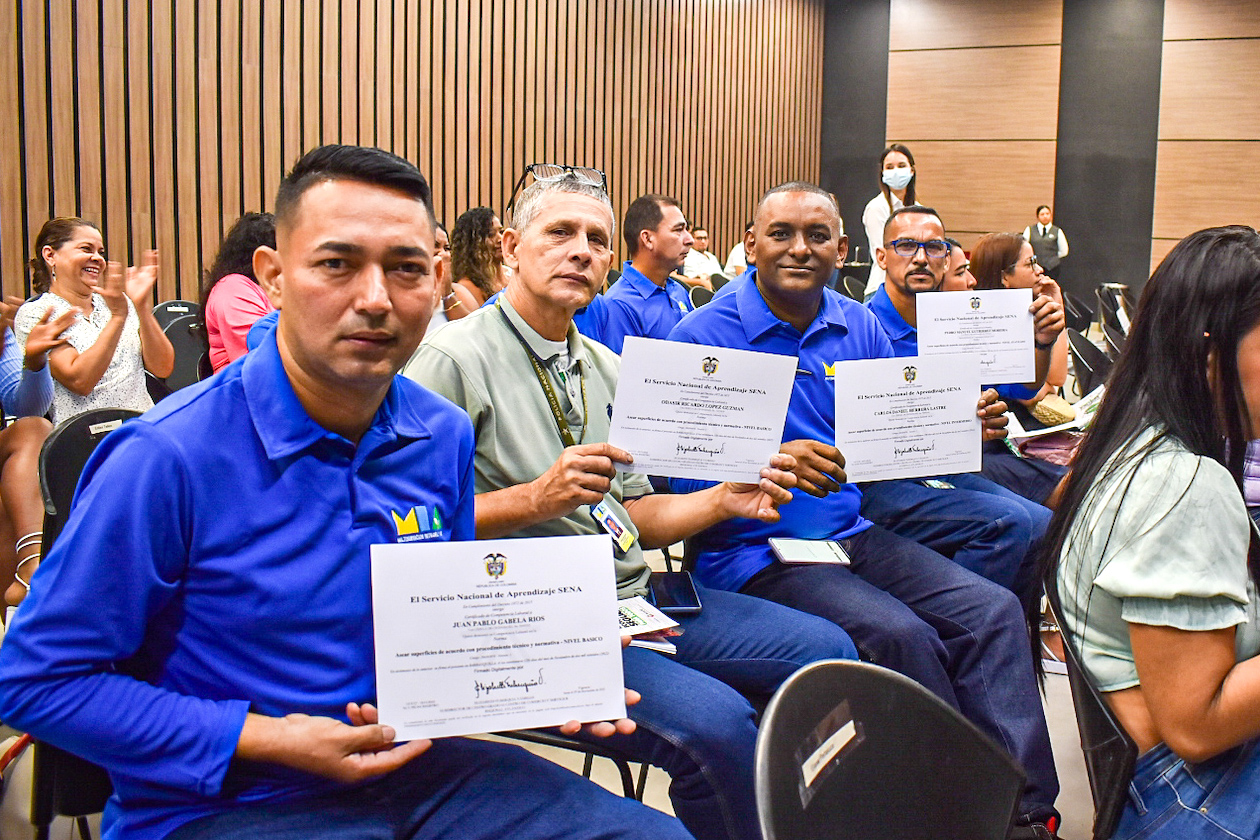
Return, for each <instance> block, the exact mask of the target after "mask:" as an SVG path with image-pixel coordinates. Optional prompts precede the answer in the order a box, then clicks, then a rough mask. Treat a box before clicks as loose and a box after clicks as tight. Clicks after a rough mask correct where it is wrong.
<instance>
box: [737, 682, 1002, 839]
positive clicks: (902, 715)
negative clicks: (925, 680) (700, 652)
mask: <svg viewBox="0 0 1260 840" xmlns="http://www.w3.org/2000/svg"><path fill="white" fill-rule="evenodd" d="M755 768H756V769H755V784H756V791H757V813H758V816H759V817H760V821H761V831H762V834H763V835H764V837H765V840H822V838H827V840H869V838H875V837H896V838H898V840H918V838H922V840H929V838H930V840H953V839H954V838H956V840H1005V838H1006V836H1007V833H1008V832H1009V830H1010V826H1011V820H1012V819H1013V817H1014V816H1015V809H1016V806H1017V805H1018V802H1019V796H1020V793H1021V791H1022V790H1023V787H1024V773H1023V771H1022V770H1021V769H1020V767H1019V765H1018V764H1016V763H1015V761H1014V760H1013V759H1012V758H1011V757H1010V756H1009V755H1007V754H1006V752H1005V751H1004V750H1003V749H1002V748H1001V747H999V746H998V745H997V744H995V743H994V742H993V741H992V740H991V739H990V738H989V737H988V736H987V735H985V734H984V733H983V732H981V731H980V730H979V729H977V728H976V726H975V725H974V724H972V723H971V722H970V721H968V720H967V719H965V718H964V717H963V716H962V715H961V714H959V713H958V712H957V711H955V710H954V709H953V708H952V707H951V706H949V705H948V704H946V703H945V702H944V701H942V700H941V699H940V698H938V697H936V696H935V695H934V694H932V693H931V692H930V691H928V690H927V689H925V688H924V687H923V686H921V685H919V684H918V683H916V682H915V681H914V680H911V679H910V678H908V677H905V676H902V675H901V674H898V673H896V672H894V671H890V670H888V669H886V668H881V667H879V666H878V665H872V664H870V663H866V662H849V661H837V660H831V661H823V662H815V663H813V664H812V665H807V666H806V667H804V668H802V669H801V670H799V671H797V672H796V673H795V674H793V675H792V676H791V677H789V678H788V679H787V681H786V682H784V683H783V685H782V686H780V688H779V690H778V691H777V692H776V693H775V695H774V698H773V699H772V700H771V701H770V705H769V707H768V708H767V709H766V713H765V715H764V716H762V719H761V726H760V729H759V732H758V735H757V754H756V761H755Z"/></svg>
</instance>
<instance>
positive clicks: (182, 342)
mask: <svg viewBox="0 0 1260 840" xmlns="http://www.w3.org/2000/svg"><path fill="white" fill-rule="evenodd" d="M162 332H164V333H166V337H167V338H168V339H170V341H171V346H172V347H173V348H175V369H174V370H172V371H171V375H170V376H168V377H166V380H165V382H166V387H167V388H169V389H170V390H171V391H178V390H179V389H180V388H186V387H188V386H189V385H191V384H193V383H194V382H197V381H199V380H200V379H201V357H202V356H204V355H206V341H205V338H204V337H203V336H204V333H205V325H204V324H202V322H201V316H200V315H183V316H181V317H179V318H176V319H174V320H173V321H171V322H170V323H169V324H167V325H166V329H164V330H163V331H162Z"/></svg>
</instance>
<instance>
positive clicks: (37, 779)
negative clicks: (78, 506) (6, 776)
mask: <svg viewBox="0 0 1260 840" xmlns="http://www.w3.org/2000/svg"><path fill="white" fill-rule="evenodd" d="M139 416H140V413H139V412H137V411H131V410H129V409H125V408H98V409H95V410H93V411H88V412H85V413H83V414H80V415H78V416H76V417H72V418H70V419H69V420H67V421H65V422H64V423H62V424H60V425H59V426H57V428H55V429H53V430H52V433H51V434H49V435H48V438H47V440H45V441H44V446H43V448H42V449H41V450H40V452H39V486H40V491H41V493H42V494H43V497H44V549H43V551H44V554H45V555H47V554H48V551H49V549H51V548H52V545H53V543H54V542H55V541H56V539H57V537H58V536H59V535H60V534H61V529H62V528H63V527H65V524H66V517H67V515H68V514H69V512H70V502H71V501H72V500H73V499H74V490H75V487H76V486H77V485H78V483H79V476H80V475H81V474H82V472H83V467H84V466H85V465H86V464H87V461H88V458H90V457H91V456H92V453H93V452H94V451H96V447H97V445H98V444H100V442H101V439H102V438H104V437H105V435H107V434H109V433H110V432H112V431H113V430H114V429H117V428H118V427H119V426H121V425H122V424H123V422H124V421H126V420H129V419H131V418H132V417H139ZM34 750H35V753H34V759H35V764H34V771H33V783H32V786H31V824H32V825H34V826H35V828H36V831H37V834H38V835H39V836H43V837H46V836H47V832H48V827H49V826H50V825H51V824H52V820H53V817H55V816H58V815H60V816H66V817H81V816H86V815H87V814H95V813H97V812H99V811H101V810H103V809H104V808H105V801H106V800H107V799H109V795H110V793H111V792H112V791H113V785H111V784H110V781H109V776H108V775H107V774H106V773H105V771H104V770H103V769H101V768H100V767H98V766H97V765H95V764H92V763H91V762H89V761H86V760H84V759H82V758H79V757H78V756H75V755H72V754H70V753H68V752H65V751H64V750H61V749H58V748H57V747H54V746H52V745H51V744H45V743H43V742H41V741H36V742H35V744H34Z"/></svg>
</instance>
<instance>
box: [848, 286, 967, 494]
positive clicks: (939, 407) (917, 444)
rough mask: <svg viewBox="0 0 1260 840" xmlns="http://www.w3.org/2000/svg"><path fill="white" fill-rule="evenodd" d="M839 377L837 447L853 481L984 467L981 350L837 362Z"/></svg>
mask: <svg viewBox="0 0 1260 840" xmlns="http://www.w3.org/2000/svg"><path fill="white" fill-rule="evenodd" d="M920 297H933V295H921V296H920ZM835 381H836V447H837V448H838V449H839V450H840V451H841V452H843V453H844V458H845V472H846V473H847V478H848V480H849V481H879V480H882V479H890V478H919V477H923V476H933V475H944V474H949V473H961V472H975V471H977V470H979V469H980V442H981V420H980V419H979V417H977V416H976V398H977V397H978V396H980V360H979V359H978V358H977V357H976V356H975V355H955V356H918V357H912V356H906V357H902V358H893V359H863V360H858V361H848V362H838V363H837V364H836V380H835Z"/></svg>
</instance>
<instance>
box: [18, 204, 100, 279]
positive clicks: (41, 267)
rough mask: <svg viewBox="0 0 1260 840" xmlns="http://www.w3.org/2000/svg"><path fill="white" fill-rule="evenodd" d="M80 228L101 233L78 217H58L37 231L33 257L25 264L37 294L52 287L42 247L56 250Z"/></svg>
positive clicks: (94, 226)
mask: <svg viewBox="0 0 1260 840" xmlns="http://www.w3.org/2000/svg"><path fill="white" fill-rule="evenodd" d="M81 227H90V228H92V229H93V230H95V231H96V232H97V233H100V232H101V229H100V227H98V226H97V224H96V222H89V221H88V220H87V219H80V218H79V217H78V216H58V217H57V218H55V219H49V220H48V221H46V222H44V226H43V227H41V228H40V229H39V235H38V236H36V237H35V256H34V258H32V259H31V261H30V262H29V263H27V265H28V266H29V267H30V269H31V288H32V289H34V290H35V291H36V292H38V293H39V294H41V295H42V294H43V293H44V292H46V291H48V288H49V287H50V286H51V285H52V272H51V271H49V270H48V263H46V262H44V246H45V245H48V246H51V247H52V249H53V250H54V251H56V250H58V249H59V248H60V247H61V246H62V245H65V244H66V243H67V242H69V241H70V240H71V239H73V238H74V232H75V231H76V230H78V229H79V228H81Z"/></svg>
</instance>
